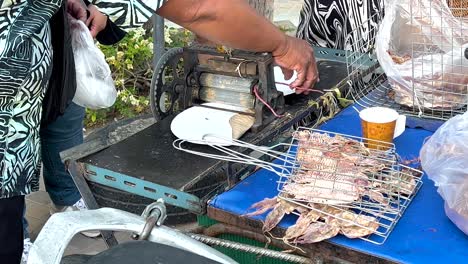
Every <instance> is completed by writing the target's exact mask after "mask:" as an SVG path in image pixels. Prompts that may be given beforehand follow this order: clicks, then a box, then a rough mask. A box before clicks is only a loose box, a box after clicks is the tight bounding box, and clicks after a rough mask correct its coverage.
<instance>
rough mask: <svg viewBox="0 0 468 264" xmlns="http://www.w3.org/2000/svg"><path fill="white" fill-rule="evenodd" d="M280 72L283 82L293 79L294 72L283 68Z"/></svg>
mask: <svg viewBox="0 0 468 264" xmlns="http://www.w3.org/2000/svg"><path fill="white" fill-rule="evenodd" d="M281 71H282V72H283V75H284V79H285V80H289V79H291V78H292V77H293V73H294V71H292V70H290V69H287V68H284V67H281Z"/></svg>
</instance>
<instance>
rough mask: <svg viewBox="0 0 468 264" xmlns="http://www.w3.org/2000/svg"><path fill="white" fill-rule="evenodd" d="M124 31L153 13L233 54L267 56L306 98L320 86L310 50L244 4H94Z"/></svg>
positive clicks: (188, 0)
mask: <svg viewBox="0 0 468 264" xmlns="http://www.w3.org/2000/svg"><path fill="white" fill-rule="evenodd" d="M92 3H93V4H95V5H96V6H97V7H98V8H99V9H100V10H101V11H102V12H103V13H105V14H107V15H109V17H110V18H111V20H112V21H114V22H115V23H116V24H117V25H119V26H120V27H122V28H124V29H125V28H132V27H135V26H140V25H142V24H143V23H144V22H146V21H147V20H148V19H149V18H150V17H151V16H152V14H153V13H152V12H154V11H156V13H157V14H158V15H161V16H163V17H165V18H167V19H169V20H171V21H173V22H175V23H177V24H179V25H181V26H183V27H185V28H187V29H189V30H191V31H192V32H194V33H195V34H197V35H199V36H202V37H204V38H206V39H207V40H209V41H211V42H215V43H219V44H223V45H226V46H228V47H231V48H235V49H244V50H249V51H258V52H271V53H272V54H273V56H274V57H275V60H276V63H277V64H278V65H279V66H281V68H282V69H283V72H284V74H285V77H286V79H289V78H291V76H292V71H297V73H298V75H297V79H296V80H295V81H294V82H293V83H292V84H291V85H290V86H291V88H294V89H296V92H299V93H300V92H305V93H307V90H308V89H310V88H311V87H313V86H314V84H315V82H316V81H317V80H318V72H317V66H316V62H315V57H314V54H313V49H312V48H311V47H310V46H309V45H308V44H307V43H306V42H305V41H303V40H299V39H296V38H292V37H288V36H286V34H284V33H283V32H281V31H280V30H279V29H278V28H277V27H276V26H274V25H273V24H272V23H270V22H269V21H268V20H267V19H265V18H263V17H262V16H260V15H258V14H257V13H256V12H255V10H253V9H252V8H251V7H250V6H249V5H248V4H247V2H246V1H245V0H229V1H227V0H122V1H119V2H118V3H115V2H114V1H110V0H94V1H92Z"/></svg>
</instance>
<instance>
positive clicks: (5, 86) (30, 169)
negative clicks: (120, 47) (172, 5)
mask: <svg viewBox="0 0 468 264" xmlns="http://www.w3.org/2000/svg"><path fill="white" fill-rule="evenodd" d="M93 2H95V4H96V5H97V6H98V7H99V8H100V10H101V11H103V12H105V13H106V14H108V15H109V16H110V18H111V19H112V20H113V21H114V22H115V23H116V24H118V25H120V26H122V27H124V28H131V27H137V26H140V25H142V24H143V23H144V22H145V21H147V20H148V19H149V18H150V17H151V16H152V14H153V12H154V10H156V9H157V8H159V7H161V5H162V4H163V2H164V0H116V1H112V0H108V1H103V0H101V1H99V0H97V1H93ZM61 5H62V0H0V170H1V175H0V198H9V197H13V196H17V195H26V194H29V193H31V192H33V191H36V190H37V189H38V187H39V175H40V164H41V159H40V140H39V127H40V122H41V111H42V107H41V105H42V100H43V98H44V94H45V91H46V88H47V80H48V78H49V76H50V70H51V67H50V66H51V61H52V45H51V40H50V28H49V22H48V21H49V20H50V18H51V17H52V15H53V14H54V13H55V12H56V11H57V10H58V9H59V8H60V6H61Z"/></svg>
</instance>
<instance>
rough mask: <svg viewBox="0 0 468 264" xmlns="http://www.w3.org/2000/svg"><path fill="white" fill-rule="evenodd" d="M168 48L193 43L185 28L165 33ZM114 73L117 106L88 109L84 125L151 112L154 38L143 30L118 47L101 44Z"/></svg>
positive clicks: (123, 41)
mask: <svg viewBox="0 0 468 264" xmlns="http://www.w3.org/2000/svg"><path fill="white" fill-rule="evenodd" d="M164 38H165V47H167V48H172V47H182V46H186V45H188V43H189V42H190V41H192V39H193V36H192V34H191V33H190V32H189V31H187V30H184V29H178V28H169V27H166V30H165V36H164ZM98 47H99V48H100V49H101V51H102V52H103V53H104V55H105V57H106V60H107V63H108V64H109V67H110V69H111V71H112V77H113V79H114V82H115V86H116V89H117V99H116V102H115V104H114V105H113V106H112V107H110V108H107V109H100V110H92V109H87V110H86V118H85V126H86V127H88V128H89V127H93V126H100V125H103V124H105V123H107V122H109V121H113V120H116V119H121V118H127V117H133V116H136V115H140V114H145V113H148V112H149V111H150V107H149V96H148V95H149V90H150V86H151V78H152V75H153V65H152V63H153V38H152V37H148V36H145V31H144V29H143V28H141V29H136V30H132V31H129V32H128V34H127V36H125V38H124V39H123V40H121V41H120V42H119V43H118V44H116V45H112V46H105V45H98Z"/></svg>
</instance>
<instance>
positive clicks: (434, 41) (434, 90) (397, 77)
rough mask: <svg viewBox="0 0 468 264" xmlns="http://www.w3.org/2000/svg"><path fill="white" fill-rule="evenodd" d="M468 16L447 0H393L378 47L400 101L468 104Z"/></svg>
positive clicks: (451, 105)
mask: <svg viewBox="0 0 468 264" xmlns="http://www.w3.org/2000/svg"><path fill="white" fill-rule="evenodd" d="M466 48H468V20H467V19H466V18H457V17H454V16H453V14H452V12H451V10H450V8H449V7H448V5H447V2H446V0H394V1H388V2H387V6H386V9H385V17H384V19H383V21H382V24H381V26H380V29H379V32H378V34H377V38H376V53H377V58H378V60H379V63H380V65H381V66H382V68H383V70H384V71H385V73H386V75H387V77H388V80H389V83H390V85H391V86H392V88H393V89H394V91H395V101H396V102H397V103H399V104H402V105H406V106H409V107H413V106H416V107H419V108H420V109H424V108H426V109H453V108H461V107H462V106H463V105H466V104H467V89H468V59H466V58H465V56H464V52H465V49H466Z"/></svg>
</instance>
